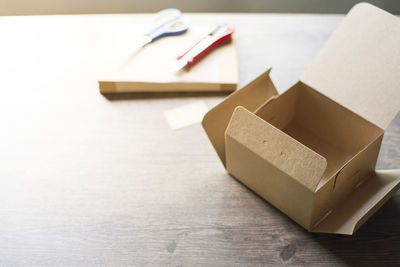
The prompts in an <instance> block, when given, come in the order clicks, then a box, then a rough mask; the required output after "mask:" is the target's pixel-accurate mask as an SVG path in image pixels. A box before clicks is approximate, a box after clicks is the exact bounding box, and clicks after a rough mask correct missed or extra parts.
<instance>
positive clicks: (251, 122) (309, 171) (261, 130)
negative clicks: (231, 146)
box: [226, 107, 327, 191]
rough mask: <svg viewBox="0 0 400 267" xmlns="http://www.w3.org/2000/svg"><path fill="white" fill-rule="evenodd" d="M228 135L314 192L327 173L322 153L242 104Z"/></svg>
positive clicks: (236, 111)
mask: <svg viewBox="0 0 400 267" xmlns="http://www.w3.org/2000/svg"><path fill="white" fill-rule="evenodd" d="M226 135H227V136H229V137H231V138H233V139H235V140H236V141H237V142H239V143H241V144H243V145H244V146H246V147H247V148H248V149H250V150H251V151H253V152H254V153H255V154H257V155H258V156H260V157H261V158H263V159H264V160H265V161H268V163H270V164H271V165H272V166H274V167H275V168H278V169H279V170H281V171H282V172H284V173H286V174H287V175H289V176H290V177H292V178H293V179H294V180H296V181H298V182H299V183H301V184H303V185H304V186H305V187H307V188H308V189H309V190H311V191H315V190H316V188H317V185H318V184H319V181H320V179H321V178H322V175H323V173H324V172H325V169H326V166H327V161H326V159H325V158H324V157H323V156H321V155H319V154H317V153H316V152H314V151H312V150H311V149H309V148H308V147H306V146H304V145H303V144H301V143H300V142H298V141H297V140H295V139H293V138H292V137H290V136H289V135H287V134H285V133H284V132H282V131H280V130H279V129H277V128H275V127H274V126H273V125H271V124H269V123H268V122H266V121H264V120H263V119H261V118H260V117H258V116H257V115H255V114H254V113H252V112H250V111H248V110H247V109H245V108H243V107H237V108H236V109H235V111H234V113H233V115H232V119H231V121H230V122H229V125H228V128H227V130H226Z"/></svg>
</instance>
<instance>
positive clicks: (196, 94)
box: [102, 92, 231, 101]
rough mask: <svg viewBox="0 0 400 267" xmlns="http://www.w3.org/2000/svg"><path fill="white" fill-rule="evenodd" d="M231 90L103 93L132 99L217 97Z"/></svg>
mask: <svg viewBox="0 0 400 267" xmlns="http://www.w3.org/2000/svg"><path fill="white" fill-rule="evenodd" d="M230 93H231V92H165V93H164V92H159V93H154V92H152V93H145V92H143V93H103V94H102V95H103V96H104V97H105V98H107V99H108V100H110V101H118V100H130V99H167V98H180V97H182V98H183V97H216V96H227V95H229V94H230Z"/></svg>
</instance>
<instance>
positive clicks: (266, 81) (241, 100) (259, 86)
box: [202, 69, 278, 166]
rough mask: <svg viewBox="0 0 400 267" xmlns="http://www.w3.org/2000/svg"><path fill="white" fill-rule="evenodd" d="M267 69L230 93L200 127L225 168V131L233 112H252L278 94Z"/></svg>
mask: <svg viewBox="0 0 400 267" xmlns="http://www.w3.org/2000/svg"><path fill="white" fill-rule="evenodd" d="M270 71H271V69H268V70H267V71H266V72H264V73H263V74H261V75H260V76H258V77H257V78H256V79H255V80H253V81H252V82H250V83H249V84H247V85H246V86H244V87H243V88H242V89H240V90H238V91H236V92H234V93H232V94H231V95H229V96H228V97H227V98H225V99H224V101H222V102H221V103H220V104H218V105H217V106H215V107H214V108H212V109H211V110H210V111H208V112H207V114H206V115H205V116H204V118H203V121H202V125H203V128H204V130H205V131H206V133H207V135H208V138H209V139H210V141H211V143H212V145H213V146H214V149H215V150H216V151H217V153H218V156H219V158H220V159H221V161H222V163H223V164H224V166H225V130H226V127H227V126H228V123H229V120H230V119H231V116H232V113H233V110H234V109H235V108H236V107H237V106H239V105H240V106H243V107H246V108H247V109H249V110H251V111H254V110H256V109H257V108H258V107H259V106H260V105H261V104H263V103H264V102H265V101H267V100H268V99H270V98H271V97H272V96H274V95H277V94H278V92H277V91H276V89H275V86H274V84H273V83H272V80H271V78H270V77H269V72H270Z"/></svg>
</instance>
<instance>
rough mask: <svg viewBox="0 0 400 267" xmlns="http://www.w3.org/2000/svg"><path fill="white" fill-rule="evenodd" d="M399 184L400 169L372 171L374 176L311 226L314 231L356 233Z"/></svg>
mask: <svg viewBox="0 0 400 267" xmlns="http://www.w3.org/2000/svg"><path fill="white" fill-rule="evenodd" d="M399 187H400V169H398V170H384V171H376V172H375V173H372V175H371V177H369V178H368V179H367V180H366V181H365V182H364V183H363V184H361V186H360V187H359V188H357V189H356V190H355V191H354V192H353V193H352V194H351V195H350V196H349V197H348V198H347V199H346V200H344V202H343V203H342V204H341V205H340V206H339V207H337V208H336V209H334V210H333V211H332V212H331V213H330V214H329V215H328V216H327V217H326V218H325V219H324V220H323V221H322V222H321V223H320V224H319V225H317V226H316V227H315V228H314V229H312V232H320V233H331V234H346V235H351V234H353V233H354V232H355V231H356V230H357V229H358V228H359V227H360V226H361V225H362V224H363V223H364V222H365V221H366V220H367V219H368V218H369V217H371V216H372V215H373V214H374V213H375V212H376V211H377V210H378V209H379V208H380V207H381V206H382V205H383V204H384V203H385V202H386V201H387V200H388V199H389V198H390V197H391V196H392V195H393V194H394V193H396V191H397V190H398V189H399Z"/></svg>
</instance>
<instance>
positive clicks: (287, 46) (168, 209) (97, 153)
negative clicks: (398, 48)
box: [0, 14, 400, 266]
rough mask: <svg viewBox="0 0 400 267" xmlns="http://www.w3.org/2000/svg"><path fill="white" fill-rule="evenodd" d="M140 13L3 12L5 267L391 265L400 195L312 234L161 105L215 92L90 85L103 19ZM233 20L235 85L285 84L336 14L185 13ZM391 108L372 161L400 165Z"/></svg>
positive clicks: (398, 240) (0, 228)
mask: <svg viewBox="0 0 400 267" xmlns="http://www.w3.org/2000/svg"><path fill="white" fill-rule="evenodd" d="M147 18H148V17H147V15H85V16H43V17H40V16H37V17H35V16H33V17H0V29H1V33H2V34H1V39H2V41H1V43H0V47H1V49H0V59H1V60H0V73H1V97H0V122H1V127H2V128H1V131H0V139H1V141H0V240H1V242H0V265H1V266H98V265H100V266H101V265H102V266H104V265H105V266H127V265H131V266H264V265H283V264H287V265H297V266H308V265H314V266H338V265H353V266H367V265H368V266H373V265H380V266H390V265H393V266H394V265H399V264H400V194H399V193H397V194H396V195H395V196H394V197H393V198H392V199H390V200H389V201H388V202H387V204H386V205H385V206H383V208H382V209H381V210H379V211H378V212H377V213H376V214H375V215H374V216H373V217H372V218H371V219H370V220H369V221H368V222H367V223H366V224H365V225H364V226H363V227H362V228H361V229H360V230H359V231H358V232H357V233H356V234H355V235H354V236H340V235H325V234H312V233H308V232H306V231H305V230H304V229H303V228H301V227H300V226H298V225H297V224H296V223H294V222H293V221H291V220H290V219H288V217H286V216H285V215H283V214H282V213H281V212H279V211H278V210H276V209H275V208H273V207H272V206H271V205H269V204H268V203H267V202H265V201H263V200H262V199H260V198H259V197H257V196H256V195H255V194H254V193H252V192H251V191H249V190H248V189H247V188H245V187H244V186H243V185H242V184H240V183H239V182H238V181H236V180H235V179H233V178H232V177H230V176H229V175H228V174H227V173H226V172H225V170H224V168H223V166H222V164H221V163H220V161H219V159H218V157H217V155H216V153H215V151H214V150H213V148H212V146H211V144H210V142H209V141H208V139H207V137H206V135H205V133H204V131H203V130H202V129H201V126H200V125H194V126H191V127H187V128H184V129H182V130H178V131H172V130H170V129H169V127H168V124H167V122H166V120H165V118H164V117H163V111H164V110H166V109H169V108H173V107H177V106H181V105H184V104H188V103H191V102H193V101H196V100H204V101H205V102H206V103H207V105H208V106H210V107H211V106H213V105H215V104H216V103H218V102H219V101H221V100H222V99H223V97H225V96H224V95H218V94H177V93H168V94H154V95H152V94H137V95H134V94H127V95H108V96H103V95H101V94H100V93H99V92H98V86H97V82H96V79H97V78H96V75H97V72H98V69H99V68H98V67H99V66H98V64H99V63H98V52H99V50H98V47H99V43H98V42H99V40H100V36H99V35H100V32H101V29H102V28H103V27H105V26H106V25H109V24H110V23H114V22H118V23H120V22H123V21H137V22H138V23H143V21H145V20H146V19H147ZM186 18H187V19H188V20H189V21H211V22H212V21H227V22H231V23H232V24H234V25H235V26H236V28H237V31H236V33H235V35H236V40H237V48H238V54H239V74H240V86H242V85H244V84H245V83H247V82H248V81H250V80H251V79H252V78H254V77H255V76H257V75H258V74H260V73H261V72H263V71H264V70H265V69H266V68H268V67H270V66H272V67H273V71H272V75H271V76H272V79H273V80H274V82H275V83H276V85H277V87H278V90H279V91H280V92H282V91H284V90H285V89H286V88H288V87H289V86H290V85H292V84H293V83H294V82H295V81H296V80H297V79H298V77H299V75H300V74H301V72H302V70H304V69H305V67H306V66H307V64H308V63H309V62H310V60H311V59H312V58H313V56H314V55H315V54H316V52H317V51H318V49H319V48H320V47H321V45H322V44H323V43H324V41H325V40H326V39H327V38H328V36H329V35H330V33H331V32H332V31H333V30H334V29H335V27H336V26H337V25H338V24H339V23H340V21H341V20H342V18H343V16H339V15H325V16H322V15H271V14H252V15H248V14H247V15H246V14H225V15H221V14H189V15H186ZM399 144H400V116H398V117H397V118H396V120H395V122H394V124H393V125H392V126H391V128H390V129H389V131H388V132H387V134H386V135H385V139H384V144H383V148H382V151H381V154H380V158H379V163H378V167H379V168H381V169H382V168H399V167H400V148H399Z"/></svg>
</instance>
